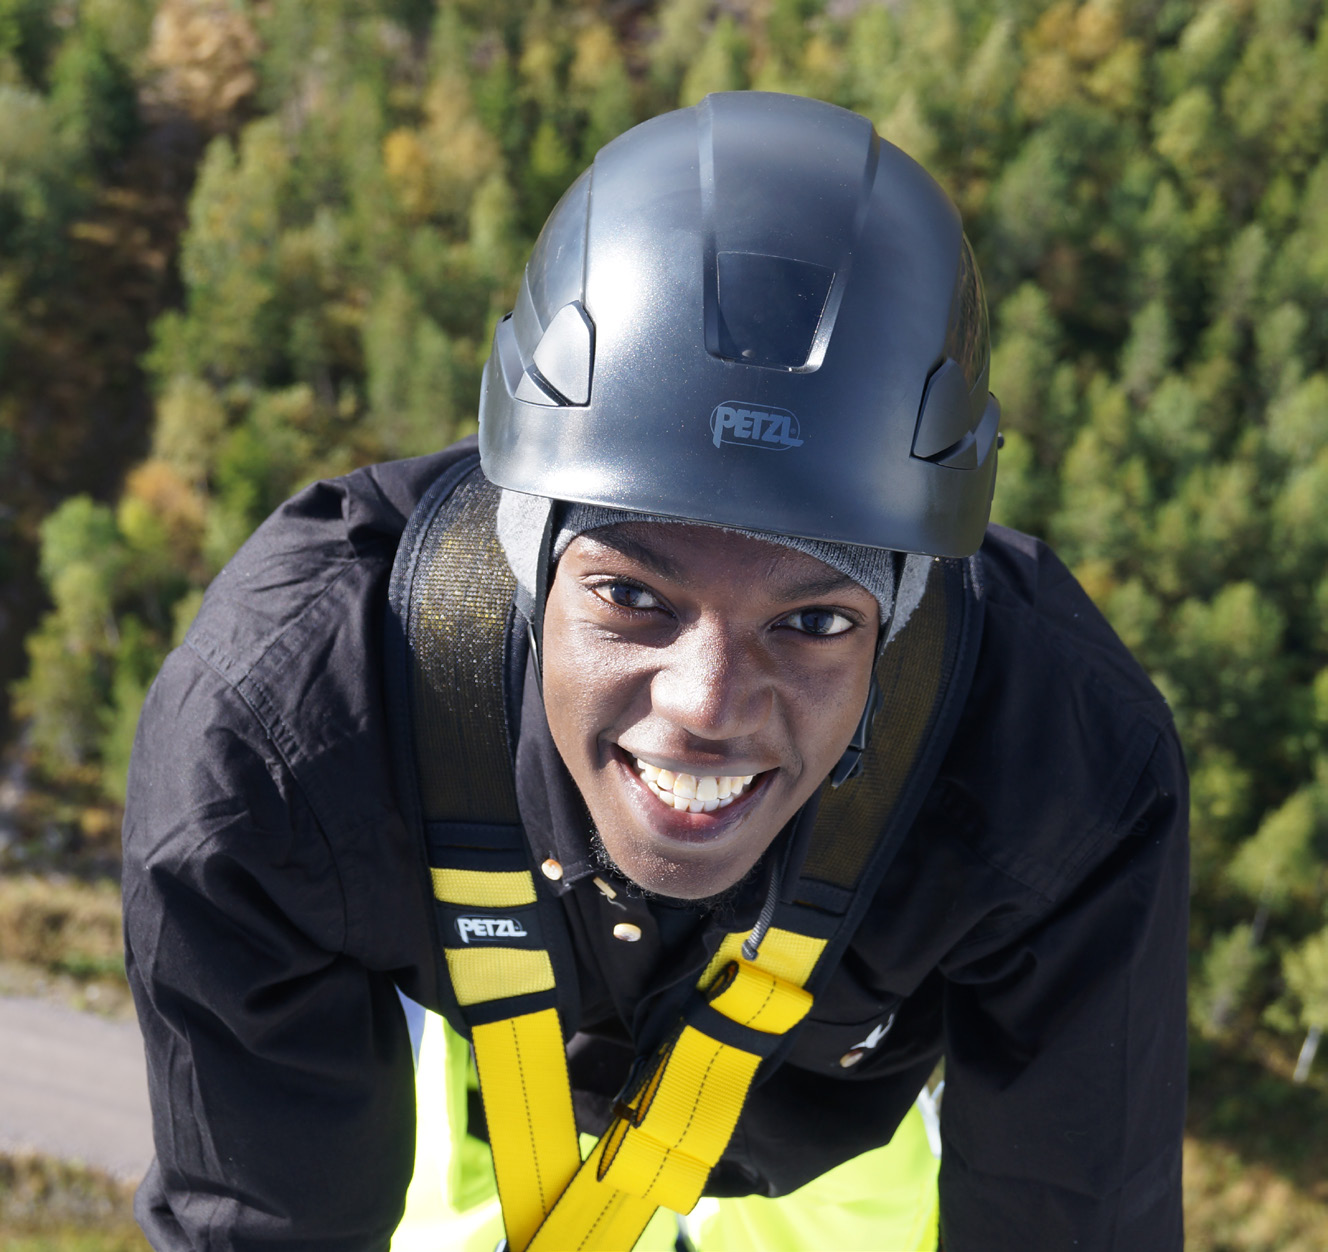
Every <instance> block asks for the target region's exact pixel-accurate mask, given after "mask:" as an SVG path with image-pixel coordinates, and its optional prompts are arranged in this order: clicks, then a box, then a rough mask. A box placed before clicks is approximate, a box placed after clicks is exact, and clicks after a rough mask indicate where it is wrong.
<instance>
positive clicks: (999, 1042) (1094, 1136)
mask: <svg viewBox="0 0 1328 1252" xmlns="http://www.w3.org/2000/svg"><path fill="white" fill-rule="evenodd" d="M1186 820H1187V796H1186V787H1185V773H1184V766H1183V763H1182V761H1181V757H1180V748H1179V745H1178V744H1177V743H1176V740H1175V737H1174V735H1173V734H1171V733H1169V732H1168V733H1164V734H1163V737H1162V738H1161V739H1160V740H1159V742H1158V745H1157V747H1156V748H1155V750H1154V752H1153V755H1152V759H1151V761H1150V762H1149V765H1148V768H1147V769H1146V771H1145V773H1144V775H1143V776H1142V778H1141V779H1140V781H1139V783H1138V785H1137V787H1136V788H1135V790H1134V793H1133V794H1132V796H1131V797H1130V800H1129V802H1128V804H1127V805H1126V808H1125V811H1124V812H1123V814H1122V816H1121V819H1120V820H1119V821H1118V822H1117V823H1116V825H1115V837H1114V839H1113V841H1112V842H1111V844H1110V845H1109V847H1108V850H1107V851H1106V853H1105V855H1104V856H1102V857H1101V858H1099V859H1098V860H1097V862H1096V864H1095V865H1094V867H1093V868H1092V869H1091V870H1090V871H1089V872H1087V874H1086V875H1085V876H1083V877H1082V878H1081V879H1080V880H1079V881H1078V882H1077V883H1076V884H1075V885H1074V886H1073V888H1072V889H1071V890H1070V891H1069V892H1068V893H1067V894H1066V895H1064V896H1063V897H1062V898H1060V899H1058V900H1057V901H1054V902H1049V907H1048V911H1047V912H1046V914H1045V916H1043V917H1042V918H1041V919H1040V920H1038V921H1036V922H1035V923H1033V924H1032V925H1030V924H1029V919H1028V918H1027V917H1023V918H1019V919H1012V920H1011V922H1010V924H1009V925H1010V932H1011V933H1010V936H1009V938H1008V940H1007V941H1005V942H1004V943H999V944H998V943H992V942H991V938H992V937H991V935H990V934H989V935H988V936H987V937H986V942H984V944H983V949H984V950H983V951H981V952H980V953H976V954H974V953H971V952H970V953H963V954H956V956H957V957H959V958H961V959H957V960H956V962H955V963H954V964H953V966H951V967H949V968H947V969H946V970H945V972H946V975H947V978H948V984H947V991H946V1003H945V1016H946V1036H947V1060H946V1089H945V1099H944V1102H943V1108H942V1135H943V1142H944V1148H943V1152H942V1156H941V1209H942V1231H943V1236H944V1244H945V1247H946V1250H947V1252H993V1250H994V1249H1006V1248H1009V1249H1034V1248H1074V1249H1076V1252H1094V1250H1100V1252H1106V1250H1108V1249H1112V1250H1119V1252H1179V1249H1180V1248H1181V1247H1182V1244H1183V1235H1182V1212H1181V1135H1182V1129H1183V1122H1184V1114H1185V1081H1186V1050H1185V1029H1186V1009H1185V964H1186V931H1187V918H1188V901H1189V885H1188V848H1187V843H1186Z"/></svg>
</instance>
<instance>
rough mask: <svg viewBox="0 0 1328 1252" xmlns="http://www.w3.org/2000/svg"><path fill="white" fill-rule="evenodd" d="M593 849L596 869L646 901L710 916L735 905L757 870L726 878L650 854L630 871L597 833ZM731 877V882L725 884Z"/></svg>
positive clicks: (714, 870)
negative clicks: (621, 880) (625, 883)
mask: <svg viewBox="0 0 1328 1252" xmlns="http://www.w3.org/2000/svg"><path fill="white" fill-rule="evenodd" d="M590 847H591V854H592V856H593V857H594V859H595V862H596V864H597V865H599V866H600V867H601V868H603V869H606V870H608V871H609V872H610V873H612V874H615V875H617V876H618V877H619V878H625V879H626V880H627V881H628V882H629V883H631V884H632V886H633V887H634V888H635V890H636V891H638V892H639V893H640V894H641V896H642V897H643V898H644V899H648V900H654V899H660V900H673V901H677V902H678V903H684V904H689V905H692V906H693V907H695V908H698V909H704V910H706V911H707V912H713V911H715V910H717V909H719V908H721V907H722V906H724V905H726V904H729V903H730V902H732V900H733V899H734V898H735V897H736V896H737V895H739V894H740V892H741V891H742V888H743V885H744V884H745V882H746V881H747V879H748V878H749V877H750V876H751V874H752V872H753V870H754V869H755V866H751V867H749V868H748V869H747V870H746V872H744V873H741V874H738V875H737V876H736V877H732V871H730V873H729V874H727V875H726V874H724V873H723V872H722V867H718V866H704V865H698V864H684V863H681V862H678V861H670V860H667V859H665V858H664V857H661V856H655V855H652V854H651V853H648V852H647V853H638V854H637V856H636V857H635V858H634V862H636V863H635V864H634V865H633V867H632V868H631V869H629V868H627V867H626V866H624V865H622V864H620V863H619V862H618V861H617V860H616V859H615V858H614V857H613V855H612V854H611V853H610V852H609V849H608V848H607V846H605V843H604V840H603V839H602V838H601V837H600V833H599V831H598V830H593V831H592V832H591V838H590ZM730 877H732V880H731V881H724V880H725V879H727V878H730ZM716 880H719V881H716Z"/></svg>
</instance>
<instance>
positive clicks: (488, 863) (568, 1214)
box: [387, 457, 982, 1252]
mask: <svg viewBox="0 0 1328 1252" xmlns="http://www.w3.org/2000/svg"><path fill="white" fill-rule="evenodd" d="M497 500H498V493H497V491H496V489H495V488H493V487H492V486H491V485H490V484H489V483H487V482H486V481H485V479H484V478H483V476H482V475H481V474H480V472H479V470H478V468H477V459H476V458H474V457H470V458H466V459H465V460H463V461H462V462H460V463H459V464H458V465H456V466H454V467H453V468H452V470H451V471H450V472H448V473H447V474H445V475H444V476H443V477H442V478H441V479H440V480H439V481H438V482H437V483H435V484H434V486H433V487H432V488H431V489H430V491H429V493H428V494H427V495H426V496H425V498H424V499H423V500H422V501H421V503H420V505H419V507H418V508H417V509H416V511H415V514H414V516H413V517H412V518H411V521H410V524H409V525H408V527H407V529H406V532H405V535H404V536H403V539H402V542H401V545H400V548H399V549H398V554H397V560H396V564H395V566H394V569H393V574H392V585H391V589H390V594H389V600H390V605H391V611H390V613H389V618H388V627H387V665H388V668H387V688H388V701H389V710H388V712H389V718H390V719H391V722H392V724H393V727H394V736H395V740H396V743H397V745H398V751H397V752H396V756H397V758H398V765H399V768H400V770H401V779H402V786H401V790H402V798H403V803H404V804H405V806H406V808H407V810H408V815H409V816H411V817H413V818H414V819H415V820H417V821H418V823H419V825H420V828H421V830H422V832H423V836H424V837H423V841H422V842H423V847H424V849H425V857H426V861H427V869H428V875H429V881H430V882H431V885H432V895H433V899H434V902H435V916H436V920H437V923H438V936H439V946H440V950H441V952H442V956H443V960H442V962H441V963H440V964H441V966H442V968H443V969H444V970H445V975H446V976H445V977H444V978H442V979H441V982H442V984H443V985H441V986H440V987H439V999H440V1002H441V1006H442V1011H443V1013H444V1015H445V1016H447V1017H448V1019H449V1020H450V1021H451V1023H452V1025H453V1026H454V1028H455V1029H457V1030H459V1031H460V1032H461V1033H463V1034H466V1035H468V1036H469V1037H470V1039H471V1043H472V1046H473V1048H474V1052H475V1060H476V1065H477V1068H478V1072H479V1079H480V1092H481V1096H482V1099H483V1102H484V1110H485V1119H486V1121H487V1124H488V1131H489V1142H490V1146H491V1148H492V1152H493V1160H494V1171H495V1174H496V1177H497V1184H498V1194H499V1199H500V1201H501V1204H502V1210H503V1218H504V1223H505V1226H506V1230H507V1242H508V1246H509V1248H510V1249H511V1252H563V1250H565V1249H585V1250H587V1252H590V1250H597V1249H598V1250H605V1252H610V1250H612V1252H620V1250H623V1249H630V1248H631V1247H632V1245H633V1244H634V1243H635V1242H636V1241H637V1239H638V1237H639V1236H640V1234H641V1231H642V1230H643V1229H644V1228H645V1226H646V1224H647V1222H649V1220H650V1218H651V1216H652V1215H653V1214H654V1212H655V1210H656V1209H657V1208H658V1207H660V1206H661V1205H662V1206H664V1207H667V1208H670V1209H673V1210H674V1211H676V1212H679V1213H686V1212H688V1211H690V1210H691V1208H692V1207H693V1206H694V1205H695V1203H696V1202H697V1200H698V1199H699V1198H700V1197H701V1194H702V1191H703V1189H704V1187H705V1184H706V1180H707V1178H708V1177H709V1175H710V1172H711V1170H712V1169H713V1168H714V1167H715V1165H716V1164H717V1163H718V1162H719V1159H720V1157H721V1155H722V1154H723V1152H724V1150H725V1148H726V1147H727V1145H728V1143H729V1139H730V1138H731V1136H732V1134H733V1131H734V1128H735V1126H736V1125H737V1122H738V1118H739V1115H740V1114H741V1112H742V1108H743V1105H744V1103H745V1101H746V1099H747V1094H748V1091H749V1090H750V1089H751V1087H752V1084H753V1082H754V1081H756V1079H757V1077H758V1073H759V1071H760V1070H761V1067H762V1065H763V1064H766V1065H767V1066H773V1065H774V1064H777V1063H778V1060H779V1058H780V1057H781V1056H782V1054H783V1052H784V1051H785V1050H786V1049H787V1047H788V1046H789V1044H790V1042H791V1033H792V1032H793V1030H794V1029H795V1027H796V1026H797V1025H798V1023H799V1022H801V1021H802V1020H803V1018H804V1017H805V1016H806V1015H807V1013H808V1011H809V1009H810V1008H811V1005H812V1002H813V998H814V995H815V994H816V992H817V991H818V990H819V989H820V988H821V987H822V986H824V984H825V982H826V981H827V980H828V978H829V977H830V974H831V973H832V972H833V970H834V968H835V967H836V965H837V964H838V961H839V958H840V955H841V954H842V952H843V950H844V948H845V946H846V945H847V943H848V941H849V938H850V937H851V936H852V934H853V932H854V930H855V929H856V928H857V925H858V923H859V921H860V920H861V918H862V915H863V913H864V911H865V910H866V908H867V907H868V905H869V904H870V901H871V897H872V895H873V894H874V891H875V888H876V885H877V884H878V883H879V882H880V879H881V877H882V875H883V874H884V872H885V868H886V865H887V864H888V862H889V860H890V858H891V856H892V855H893V852H894V849H895V847H896V846H897V843H898V840H899V839H900V837H902V835H903V833H904V831H905V830H907V828H908V826H909V825H911V824H912V821H913V818H914V817H915V815H916V813H917V809H918V806H919V805H920V804H921V801H922V798H923V796H924V795H925V793H926V790H927V788H928V787H929V786H930V783H931V780H932V778H933V777H934V774H935V771H936V768H937V767H938V765H939V758H940V755H941V753H942V751H943V749H944V747H945V745H946V744H947V743H948V742H949V739H950V736H951V734H952V732H953V728H954V723H955V721H956V719H957V717H958V712H959V709H960V707H961V706H962V703H963V698H964V695H965V693H966V691H967V687H968V683H969V680H970V677H971V673H972V666H973V662H974V659H975V655H976V650H977V641H978V638H979V637H980V631H981V607H982V602H981V595H980V589H979V588H978V587H977V586H976V583H975V580H974V567H973V565H972V563H971V562H967V561H946V562H940V563H939V565H940V572H941V575H942V576H941V577H935V576H933V577H932V578H931V579H930V581H929V586H928V590H927V593H926V594H925V595H924V597H923V599H922V602H921V604H920V605H919V607H918V608H917V609H916V610H915V612H914V615H913V618H912V619H910V622H909V626H908V629H907V631H906V632H904V633H903V634H902V635H900V636H899V638H898V639H897V640H895V641H894V642H893V643H892V644H891V646H890V647H889V648H887V649H885V651H884V653H883V655H882V657H881V660H880V662H879V664H878V667H877V675H876V677H877V682H878V684H879V687H880V691H881V694H882V704H883V706H884V707H885V708H887V709H888V710H889V712H888V722H889V726H888V733H878V734H876V735H875V737H874V740H873V742H872V745H871V747H870V748H869V749H868V750H867V752H866V754H865V755H864V758H863V770H862V773H861V775H860V776H859V777H858V778H857V779H855V781H854V782H853V783H852V785H850V786H845V787H842V788H840V789H838V790H830V789H829V788H827V789H826V790H825V792H824V794H823V795H822V798H821V804H820V809H819V812H818V814H817V818H816V824H815V827H814V829H813V833H812V838H811V840H810V842H809V844H808V847H807V851H806V855H805V857H804V860H803V864H802V866H801V868H800V870H799V872H798V873H797V875H796V877H795V878H793V879H792V881H790V882H788V883H786V884H785V885H784V889H783V890H782V892H781V894H780V897H779V900H778V904H777V907H776V909H775V913H774V918H773V922H772V924H771V925H770V927H769V929H768V930H767V931H766V932H765V933H764V935H763V936H762V937H761V938H760V943H759V946H758V947H757V949H756V952H755V955H754V956H752V957H751V959H748V957H747V956H745V955H744V953H743V943H744V940H746V939H747V938H748V936H747V934H730V935H727V936H726V937H725V938H724V940H723V941H722V943H721V945H720V947H719V949H718V950H717V951H716V953H715V955H714V957H713V958H712V959H711V961H710V963H709V965H708V966H707V968H706V969H705V971H704V972H703V973H702V975H701V977H700V979H699V980H698V982H697V988H696V993H695V995H694V996H693V998H692V999H691V1001H690V1002H689V1003H688V1004H687V1006H686V1008H685V1009H684V1010H683V1012H682V1015H681V1018H680V1020H679V1021H678V1022H677V1025H676V1026H675V1028H674V1029H673V1030H672V1031H671V1032H670V1033H669V1035H668V1037H667V1038H666V1039H665V1040H664V1042H663V1043H661V1044H660V1045H659V1046H658V1047H656V1048H655V1049H654V1051H653V1053H651V1054H649V1055H648V1056H645V1057H640V1058H638V1061H637V1064H636V1066H635V1067H634V1070H633V1077H632V1078H631V1080H630V1081H629V1083H628V1084H627V1087H626V1088H625V1089H624V1091H623V1093H622V1094H621V1096H620V1098H619V1100H618V1102H617V1104H616V1106H615V1109H614V1114H613V1119H612V1121H611V1123H610V1125H609V1127H608V1129H607V1130H606V1131H605V1132H604V1134H603V1135H602V1136H601V1137H600V1139H599V1141H598V1143H597V1144H596V1145H595V1148H594V1150H593V1151H592V1152H591V1153H590V1155H589V1157H588V1158H587V1159H586V1160H585V1161H584V1162H583V1161H582V1159H581V1154H580V1150H579V1148H578V1144H577V1130H576V1122H575V1117H574V1114H573V1109H572V1095H571V1083H570V1081H569V1078H568V1071H567V1061H566V1053H565V1049H564V1030H563V1023H564V1020H570V1021H573V1022H575V1021H576V1020H577V1016H578V1014H577V1005H576V1002H575V988H576V971H575V965H574V958H573V954H572V952H571V948H570V939H569V937H568V935H567V932H566V927H565V923H564V922H563V918H562V914H561V905H560V903H559V902H558V900H557V899H556V898H555V897H554V896H553V895H552V893H551V892H549V891H548V890H544V889H541V888H540V887H537V882H538V881H539V880H538V879H537V877H536V875H535V874H534V873H533V872H532V857H531V852H530V849H529V846H528V842H527V840H526V838H525V833H524V831H523V830H522V828H521V824H520V818H519V815H518V811H517V804H516V793H515V784H514V777H513V770H512V765H511V746H510V744H509V741H508V726H509V724H510V723H511V721H512V718H511V716H510V709H509V707H508V701H509V700H510V698H511V696H510V692H511V690H512V686H513V685H512V684H511V683H508V682H507V681H506V678H507V675H508V674H509V673H511V672H512V671H513V670H514V669H516V668H517V667H518V666H520V667H521V670H522V671H523V670H524V651H523V644H524V640H523V637H522V635H521V632H519V631H514V630H512V628H511V627H512V615H513V610H512V594H513V590H514V587H513V580H512V576H511V574H510V572H509V570H508V568H507V564H506V562H505V560H504V558H503V555H502V552H501V549H500V547H499V545H498V542H497V538H496V535H495V533H494V526H493V522H494V514H495V511H496V507H497ZM412 809H413V810H414V811H413V812H410V810H412ZM750 951H751V949H750V947H749V948H748V952H749V953H750ZM560 997H561V1004H560ZM560 1010H561V1011H560Z"/></svg>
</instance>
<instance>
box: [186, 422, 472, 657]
mask: <svg viewBox="0 0 1328 1252" xmlns="http://www.w3.org/2000/svg"><path fill="white" fill-rule="evenodd" d="M473 447H474V441H473V439H470V440H464V441H462V442H461V443H459V444H455V445H453V446H452V447H450V448H447V449H444V450H443V451H442V452H438V453H434V454H433V455H430V456H424V457H415V458H412V459H410V460H405V461H390V462H385V463H383V464H380V465H372V466H369V467H367V468H365V469H359V470H356V471H354V472H353V473H350V474H347V475H345V476H344V477H341V478H333V479H326V480H323V481H320V482H316V483H313V484H311V485H310V486H308V487H306V488H305V489H304V490H303V491H301V492H299V494H297V495H295V496H293V497H291V499H289V500H287V501H286V503H285V504H283V505H281V507H280V508H278V509H277V510H276V511H275V512H274V513H273V514H272V515H271V516H270V517H268V518H267V520H266V521H264V522H263V523H262V524H261V525H260V526H259V527H258V529H257V530H256V531H254V533H253V534H252V535H251V536H250V537H249V539H248V540H247V541H246V542H245V543H244V545H243V546H242V547H241V548H240V550H239V551H238V552H237V553H236V554H235V556H234V557H232V558H231V560H230V561H229V562H228V563H227V565H226V566H225V568H224V569H222V571H221V572H220V573H219V574H218V575H217V576H216V578H215V579H213V581H212V584H211V586H209V587H208V589H207V592H206V593H205V595H204V597H203V604H202V607H201V608H200V610H199V613H198V616H197V618H196V619H195V621H194V624H193V626H192V627H191V628H190V630H189V633H188V635H187V636H186V643H187V644H188V646H190V647H191V648H193V649H194V650H195V651H197V652H198V653H199V654H200V655H201V656H202V657H203V658H204V659H205V660H206V661H207V662H208V663H209V664H210V665H212V666H213V667H214V668H216V669H217V670H219V671H220V672H221V673H222V674H224V675H225V676H226V677H227V678H228V679H230V680H231V681H239V680H240V679H241V678H242V677H243V676H244V675H246V674H248V673H250V672H251V671H252V670H253V669H254V667H255V666H257V665H258V664H259V663H260V662H261V661H262V659H263V658H264V657H265V656H267V655H268V653H269V652H270V651H271V649H272V648H273V647H275V646H277V645H278V643H279V641H280V640H281V639H282V638H283V637H284V636H286V635H288V634H289V633H290V631H291V630H292V629H293V628H294V627H295V625H296V623H298V622H300V621H301V620H303V619H304V618H305V617H306V616H307V615H308V614H309V613H310V612H313V611H314V610H315V606H317V605H319V604H320V603H321V602H322V601H323V600H324V599H325V598H327V597H329V596H330V597H331V598H332V600H333V601H336V600H338V599H340V598H343V597H345V598H347V599H348V600H354V599H357V598H359V597H360V596H362V595H363V594H365V591H366V588H365V587H364V585H363V584H365V583H366V581H367V582H370V583H376V582H377V581H378V580H379V579H381V578H382V577H383V576H384V575H385V573H386V571H388V570H390V569H391V565H392V560H393V558H394V556H395V554H396V548H397V544H398V542H399V541H400V538H401V535H402V532H403V531H404V530H405V527H406V523H407V522H408V521H409V519H410V515H411V513H412V512H413V511H414V508H415V505H416V504H417V503H418V502H419V500H420V498H421V497H422V496H423V495H424V493H425V492H426V491H427V490H428V488H429V486H430V484H431V483H433V482H434V480H435V479H437V478H438V476H439V475H440V474H441V473H443V472H444V471H445V470H446V469H447V468H448V467H449V466H450V465H451V464H453V463H454V462H455V461H457V460H458V459H460V458H461V457H462V456H464V455H466V454H467V453H468V452H470V451H472V450H473ZM339 589H340V590H339Z"/></svg>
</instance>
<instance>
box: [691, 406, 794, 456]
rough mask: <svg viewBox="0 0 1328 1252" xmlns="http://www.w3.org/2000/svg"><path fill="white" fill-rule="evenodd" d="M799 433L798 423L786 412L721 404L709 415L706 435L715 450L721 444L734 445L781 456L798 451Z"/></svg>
mask: <svg viewBox="0 0 1328 1252" xmlns="http://www.w3.org/2000/svg"><path fill="white" fill-rule="evenodd" d="M801 433H802V432H801V431H800V430H799V428H798V419H797V418H796V417H795V416H794V415H793V414H792V413H790V412H789V411H788V409H757V408H752V407H751V406H750V405H744V404H742V403H740V402H739V401H736V400H725V401H724V403H723V404H717V405H715V408H714V411H713V412H712V413H711V414H710V434H711V435H712V436H713V438H714V441H715V447H717V448H718V447H719V445H720V444H721V443H736V444H742V445H743V446H745V447H748V448H764V449H765V450H766V451H767V452H783V451H785V450H786V449H788V448H801V447H802V439H801V438H800V435H801Z"/></svg>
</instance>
